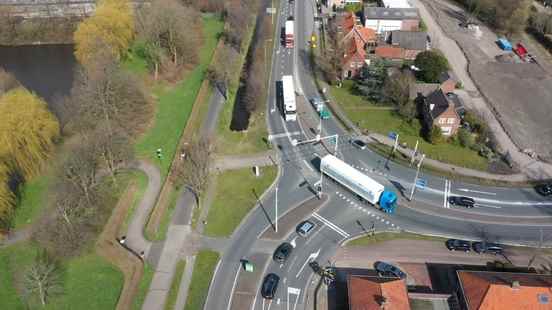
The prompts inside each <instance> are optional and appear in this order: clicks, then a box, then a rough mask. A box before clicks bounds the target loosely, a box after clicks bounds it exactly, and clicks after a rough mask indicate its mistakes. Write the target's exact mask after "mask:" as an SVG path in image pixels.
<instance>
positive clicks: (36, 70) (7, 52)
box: [0, 44, 76, 108]
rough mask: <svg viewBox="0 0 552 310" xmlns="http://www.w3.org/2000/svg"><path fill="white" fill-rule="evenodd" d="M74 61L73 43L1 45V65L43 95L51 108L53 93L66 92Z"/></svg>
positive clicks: (70, 79)
mask: <svg viewBox="0 0 552 310" xmlns="http://www.w3.org/2000/svg"><path fill="white" fill-rule="evenodd" d="M75 65H76V60H75V56H74V55H73V45H61V44H58V45H24V46H0V67H3V68H4V69H5V70H6V71H8V72H11V73H12V74H13V75H14V76H15V78H16V79H17V80H18V81H19V82H20V83H21V84H22V85H23V86H25V87H26V88H27V89H29V90H31V91H33V92H35V93H36V94H37V95H39V96H40V97H42V98H44V99H45V100H46V102H47V103H48V105H49V106H50V108H52V106H51V105H52V104H54V100H53V99H54V98H55V97H56V96H60V95H67V94H69V92H70V90H71V86H72V84H73V76H74V69H75Z"/></svg>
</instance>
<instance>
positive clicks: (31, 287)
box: [24, 252, 62, 307]
mask: <svg viewBox="0 0 552 310" xmlns="http://www.w3.org/2000/svg"><path fill="white" fill-rule="evenodd" d="M24 286H25V295H27V296H28V297H36V298H37V299H38V300H39V302H40V304H41V305H42V307H44V306H46V304H47V303H48V300H49V299H50V297H52V296H54V295H56V294H59V293H61V291H62V282H61V277H60V273H59V270H58V268H57V267H56V265H55V263H54V262H52V261H51V260H50V259H49V257H48V256H47V255H46V253H44V252H40V253H39V254H38V255H37V257H36V258H35V260H34V262H33V264H32V265H31V267H30V268H29V269H28V270H27V271H26V272H25V274H24Z"/></svg>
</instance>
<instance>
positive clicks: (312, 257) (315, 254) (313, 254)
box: [295, 249, 321, 278]
mask: <svg viewBox="0 0 552 310" xmlns="http://www.w3.org/2000/svg"><path fill="white" fill-rule="evenodd" d="M320 250H321V249H318V251H316V252H314V253H311V255H309V257H308V258H307V260H306V261H305V263H304V264H303V266H301V269H299V272H298V273H297V275H296V276H295V277H296V278H299V275H301V272H303V269H305V266H307V264H308V263H310V262H312V261H313V260H315V259H316V258H317V257H318V255H319V254H320Z"/></svg>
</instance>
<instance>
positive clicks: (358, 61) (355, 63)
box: [341, 25, 376, 78]
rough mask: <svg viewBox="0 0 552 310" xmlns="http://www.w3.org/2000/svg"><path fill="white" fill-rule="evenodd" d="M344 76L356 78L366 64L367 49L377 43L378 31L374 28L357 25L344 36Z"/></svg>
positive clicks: (342, 44) (342, 66)
mask: <svg viewBox="0 0 552 310" xmlns="http://www.w3.org/2000/svg"><path fill="white" fill-rule="evenodd" d="M341 42H342V43H341V46H343V62H342V65H341V69H342V77H343V78H354V77H357V76H359V75H360V73H361V70H362V68H363V67H364V65H365V64H366V49H367V48H368V47H373V46H375V45H376V33H375V32H374V30H372V29H368V28H364V27H362V26H360V25H356V26H354V27H353V28H352V30H351V31H350V32H349V33H347V34H346V35H345V37H343V39H342V41H341Z"/></svg>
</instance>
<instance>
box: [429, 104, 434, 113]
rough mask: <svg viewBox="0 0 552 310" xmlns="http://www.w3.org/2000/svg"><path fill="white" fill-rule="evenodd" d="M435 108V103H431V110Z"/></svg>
mask: <svg viewBox="0 0 552 310" xmlns="http://www.w3.org/2000/svg"><path fill="white" fill-rule="evenodd" d="M433 108H435V103H431V104H430V105H429V110H430V111H433Z"/></svg>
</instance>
